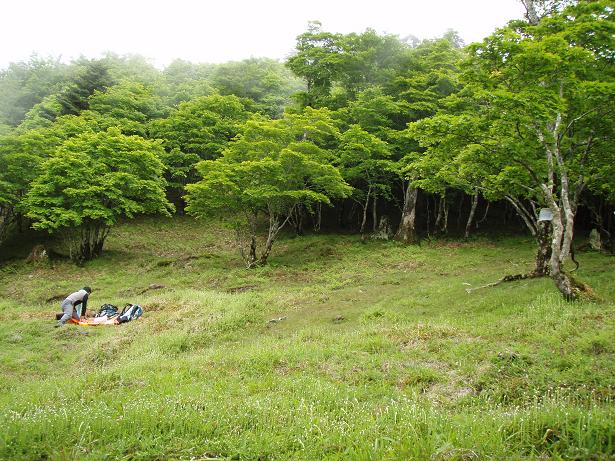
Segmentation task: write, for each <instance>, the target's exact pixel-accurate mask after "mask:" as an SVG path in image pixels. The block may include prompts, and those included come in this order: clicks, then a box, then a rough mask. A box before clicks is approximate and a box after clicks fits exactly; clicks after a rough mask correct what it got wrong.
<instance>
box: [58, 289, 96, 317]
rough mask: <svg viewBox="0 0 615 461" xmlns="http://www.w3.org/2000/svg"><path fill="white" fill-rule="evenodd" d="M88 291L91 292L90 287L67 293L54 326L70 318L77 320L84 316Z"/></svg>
mask: <svg viewBox="0 0 615 461" xmlns="http://www.w3.org/2000/svg"><path fill="white" fill-rule="evenodd" d="M90 293H92V289H91V288H90V287H83V288H82V289H81V290H79V291H75V292H74V293H71V294H70V295H68V296H67V297H66V299H65V300H64V301H62V317H60V320H59V321H58V324H57V325H56V327H61V326H63V325H64V324H65V323H66V322H68V321H69V320H70V319H71V318H74V319H75V320H79V319H80V318H82V317H85V312H86V309H87V306H88V296H89V295H90Z"/></svg>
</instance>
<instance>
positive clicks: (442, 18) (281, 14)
mask: <svg viewBox="0 0 615 461" xmlns="http://www.w3.org/2000/svg"><path fill="white" fill-rule="evenodd" d="M523 11H524V10H523V7H522V5H521V3H520V1H519V0H405V1H402V0H302V1H295V0H286V1H283V0H260V1H258V0H257V1H249V0H217V1H207V0H201V1H198V0H173V1H170V0H99V1H93V0H0V68H6V67H7V66H8V64H9V63H10V62H13V61H21V60H25V59H28V57H29V56H30V55H31V54H32V53H34V52H36V53H38V54H39V55H42V56H49V55H51V56H54V57H57V56H61V57H62V60H64V61H69V60H70V59H71V58H75V57H78V56H79V55H85V56H87V57H98V56H100V54H101V53H103V52H105V51H112V52H115V53H118V54H127V53H136V54H141V55H143V56H145V57H147V58H149V59H150V60H151V62H152V63H154V64H156V65H157V66H158V67H162V66H164V65H167V64H169V63H170V62H171V61H172V60H173V59H175V58H181V59H186V60H189V61H193V62H211V63H217V62H225V61H231V60H240V59H244V58H249V57H251V56H254V57H261V56H266V57H271V58H276V59H284V58H285V57H287V56H288V55H289V54H290V53H291V52H292V50H293V48H294V44H295V37H296V36H297V35H298V34H300V33H302V32H303V31H305V30H306V27H307V22H308V21H310V20H318V21H321V22H322V24H323V28H324V30H327V31H331V32H342V33H348V32H361V31H363V30H365V29H366V28H368V27H371V28H372V29H375V30H376V31H378V32H380V33H382V32H388V33H392V34H397V35H399V36H400V37H405V36H408V35H414V36H416V37H418V38H421V39H423V38H431V37H435V36H439V35H442V34H443V33H444V32H445V31H446V30H447V29H449V28H451V29H454V30H456V31H457V32H459V34H460V35H461V37H462V38H463V39H464V41H465V42H466V43H470V42H472V41H476V40H480V39H481V38H483V37H484V36H486V35H488V34H489V33H491V32H492V31H493V30H494V29H495V28H496V27H498V26H501V25H504V24H505V23H506V22H507V21H508V20H510V19H514V18H521V17H522V16H523Z"/></svg>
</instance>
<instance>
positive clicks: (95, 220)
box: [23, 128, 172, 261]
mask: <svg viewBox="0 0 615 461" xmlns="http://www.w3.org/2000/svg"><path fill="white" fill-rule="evenodd" d="M161 154H162V147H161V146H160V143H157V142H153V141H147V140H145V139H143V138H141V137H138V136H125V135H123V134H121V132H120V131H119V130H118V129H117V128H110V129H109V130H107V131H104V132H99V133H83V134H81V135H78V136H76V137H75V138H72V139H69V140H67V141H66V142H64V143H63V144H62V145H61V146H60V147H59V148H58V149H57V151H56V152H55V154H54V155H53V156H52V157H50V158H49V159H48V160H46V161H45V162H44V163H43V164H42V167H41V171H42V172H41V174H40V175H38V176H37V177H36V179H35V180H34V181H33V182H32V186H31V189H30V190H29V192H28V194H27V196H26V198H25V200H24V204H23V206H24V207H25V209H26V210H27V216H28V217H29V218H31V219H32V220H33V222H34V224H33V227H34V228H35V229H44V230H47V231H49V232H58V231H64V232H65V233H66V235H67V236H68V238H69V242H70V249H71V257H72V258H73V259H75V260H77V261H86V260H89V259H92V258H93V257H95V256H98V255H99V254H100V253H101V252H102V249H103V245H104V242H105V239H106V238H107V235H108V233H109V231H110V229H111V227H112V226H113V225H115V224H116V223H117V221H118V220H119V219H120V218H121V217H129V218H131V217H134V216H135V215H138V214H144V213H162V214H167V215H168V214H169V212H170V211H171V210H172V206H171V205H170V204H169V203H167V201H166V199H165V193H164V190H165V181H164V179H163V177H162V171H163V165H162V162H161V161H160V159H159V157H160V156H161Z"/></svg>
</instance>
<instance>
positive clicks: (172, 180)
mask: <svg viewBox="0 0 615 461" xmlns="http://www.w3.org/2000/svg"><path fill="white" fill-rule="evenodd" d="M247 118H248V112H247V111H246V110H245V108H244V105H243V104H242V103H241V101H240V99H239V98H238V97H237V96H220V95H213V96H202V97H199V98H196V99H193V100H191V101H189V102H183V103H181V104H180V105H179V107H178V108H177V109H175V110H173V111H172V112H171V113H170V114H169V116H168V117H167V118H164V119H159V120H154V121H153V122H152V123H151V124H150V126H149V133H150V137H151V138H157V139H161V140H162V142H163V146H164V147H165V151H166V153H165V154H164V156H163V161H164V164H165V165H166V167H167V179H168V181H169V184H170V186H171V188H174V189H179V190H181V189H182V188H183V186H184V185H185V184H186V183H187V182H189V181H192V180H194V178H195V176H194V165H195V164H196V163H197V162H198V161H199V160H209V159H215V158H217V157H219V156H220V155H221V153H222V151H223V150H224V148H225V147H226V145H227V144H228V142H229V141H230V140H231V139H233V138H234V137H235V136H237V134H238V133H239V132H240V130H241V127H242V125H243V123H244V122H245V120H247Z"/></svg>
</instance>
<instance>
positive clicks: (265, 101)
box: [211, 58, 303, 118]
mask: <svg viewBox="0 0 615 461" xmlns="http://www.w3.org/2000/svg"><path fill="white" fill-rule="evenodd" d="M211 83H212V85H213V86H214V87H215V88H216V89H217V90H218V91H219V92H220V93H221V94H223V95H235V96H237V97H239V98H245V99H247V100H244V101H243V102H244V103H245V104H246V106H247V107H248V108H249V109H250V110H251V111H253V112H259V113H262V114H264V115H268V116H270V117H272V118H279V117H280V116H281V115H282V113H283V112H284V108H285V107H286V106H288V105H290V103H291V100H290V95H291V94H293V93H295V92H297V91H299V90H301V89H302V87H303V85H302V83H301V82H300V81H299V80H298V79H297V78H296V77H294V76H293V75H292V74H291V72H290V71H289V70H288V69H286V68H285V67H284V65H283V64H281V63H279V62H278V61H275V60H273V59H264V58H261V59H256V58H251V59H246V60H244V61H239V62H229V63H226V64H220V65H219V66H217V67H216V68H215V70H214V71H213V74H212V76H211Z"/></svg>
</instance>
